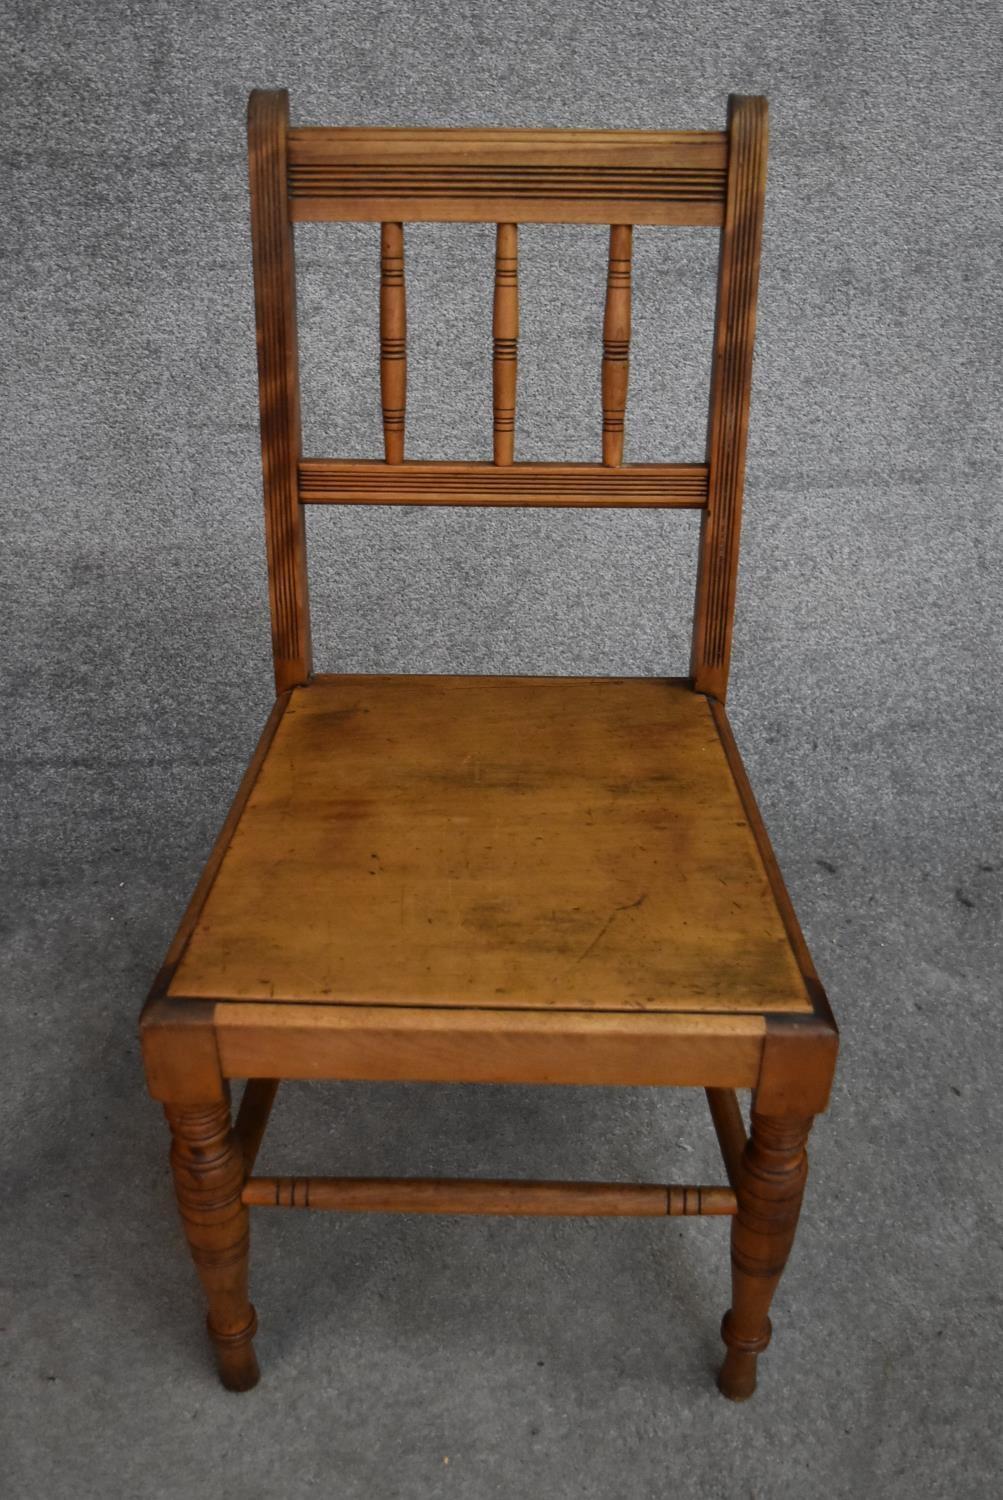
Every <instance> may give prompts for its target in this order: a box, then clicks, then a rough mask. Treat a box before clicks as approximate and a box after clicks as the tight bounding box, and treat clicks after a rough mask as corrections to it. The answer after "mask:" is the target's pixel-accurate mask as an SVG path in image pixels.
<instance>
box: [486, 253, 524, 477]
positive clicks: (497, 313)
mask: <svg viewBox="0 0 1003 1500" xmlns="http://www.w3.org/2000/svg"><path fill="white" fill-rule="evenodd" d="M492 335H493V359H492V397H493V402H492V405H493V417H494V460H495V463H496V464H511V462H512V459H513V457H514V451H515V387H516V371H517V362H518V348H519V226H518V225H517V224H499V225H498V227H497V231H496V240H495V297H494V314H493V319H492Z"/></svg>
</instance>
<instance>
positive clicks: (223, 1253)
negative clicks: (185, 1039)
mask: <svg viewBox="0 0 1003 1500" xmlns="http://www.w3.org/2000/svg"><path fill="white" fill-rule="evenodd" d="M165 1113H166V1115H167V1120H168V1123H169V1125H170V1127H171V1132H172V1135H173V1138H174V1143H173V1146H172V1148H171V1170H172V1172H173V1174H174V1188H175V1192H176V1193H177V1198H178V1208H179V1209H180V1212H181V1219H182V1222H183V1223H184V1227H185V1233H186V1235H187V1236H188V1244H189V1246H190V1248H191V1252H192V1259H193V1260H194V1262H195V1268H196V1270H197V1271H198V1274H199V1279H200V1280H201V1282H202V1286H203V1289H204V1290H205V1294H206V1297H207V1299H208V1302H209V1316H208V1327H209V1334H210V1337H211V1338H212V1341H213V1344H214V1346H215V1349H216V1360H217V1363H218V1365H219V1374H220V1379H221V1380H222V1382H223V1384H224V1385H225V1386H226V1388H227V1390H231V1391H249V1390H250V1389H251V1387H252V1386H254V1385H257V1383H258V1374H259V1372H258V1361H257V1358H256V1356H255V1353H254V1344H253V1339H254V1334H255V1331H256V1329H257V1319H256V1317H255V1313H254V1308H253V1307H252V1306H251V1304H250V1302H249V1301H248V1299H247V1255H248V1247H249V1235H248V1225H249V1217H248V1212H247V1209H246V1208H245V1207H244V1205H243V1204H242V1203H241V1201H240V1194H241V1189H242V1188H243V1185H244V1159H243V1154H242V1152H241V1149H240V1145H239V1142H238V1141H237V1138H236V1136H235V1135H234V1133H233V1131H232V1129H231V1127H230V1110H229V1106H228V1105H227V1104H224V1103H221V1102H220V1103H215V1104H200V1105H185V1106H175V1105H170V1104H169V1105H166V1106H165Z"/></svg>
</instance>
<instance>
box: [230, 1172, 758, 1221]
mask: <svg viewBox="0 0 1003 1500" xmlns="http://www.w3.org/2000/svg"><path fill="white" fill-rule="evenodd" d="M242 1196H243V1201H244V1203H245V1204H247V1206H248V1207H256V1208H307V1209H327V1210H332V1209H334V1210H338V1211H340V1212H342V1213H409V1214H505V1215H508V1214H529V1215H549V1216H556V1217H561V1218H629V1219H637V1218H645V1219H659V1218H682V1217H687V1218H694V1217H708V1216H721V1215H729V1214H734V1212H735V1209H736V1201H735V1194H734V1192H733V1191H732V1189H731V1188H722V1187H695V1186H694V1187H689V1186H685V1187H684V1186H682V1185H676V1184H670V1185H668V1186H665V1187H663V1186H660V1185H657V1184H655V1183H640V1184H637V1185H633V1184H629V1183H617V1182H528V1181H519V1180H490V1179H487V1178H479V1179H467V1178H445V1177H435V1178H433V1177H252V1178H251V1179H250V1180H249V1181H248V1182H247V1183H246V1184H245V1187H244V1192H243V1195H242Z"/></svg>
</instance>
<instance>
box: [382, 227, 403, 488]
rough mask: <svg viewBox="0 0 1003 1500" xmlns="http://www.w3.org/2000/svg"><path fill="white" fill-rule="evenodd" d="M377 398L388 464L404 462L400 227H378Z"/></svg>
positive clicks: (401, 241)
mask: <svg viewBox="0 0 1003 1500" xmlns="http://www.w3.org/2000/svg"><path fill="white" fill-rule="evenodd" d="M380 397H381V400H382V403H383V447H384V452H385V454H386V460H387V463H388V464H399V463H403V462H404V414H405V409H406V406H407V308H406V300H405V291H404V226H403V224H382V225H381V226H380Z"/></svg>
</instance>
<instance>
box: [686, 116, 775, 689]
mask: <svg viewBox="0 0 1003 1500" xmlns="http://www.w3.org/2000/svg"><path fill="white" fill-rule="evenodd" d="M766 135H767V110H766V100H765V99H762V98H756V97H745V96H742V95H737V94H736V95H732V97H731V99H730V100H729V113H728V140H729V148H728V196H727V202H726V206H725V219H724V229H723V230H722V234H721V259H720V263H719V267H718V295H717V312H716V315H715V327H714V363H713V371H712V376H711V402H710V423H709V428H708V439H707V463H708V466H709V469H710V484H709V493H708V501H707V509H706V511H705V512H704V516H703V519H702V523H701V530H700V555H699V562H698V566H697V593H696V606H695V610H694V622H693V649H692V667H691V670H692V674H693V682H694V686H695V687H696V688H697V690H698V692H701V693H710V694H712V695H713V696H714V697H715V698H720V699H723V698H724V696H725V693H726V692H727V687H728V668H729V664H730V660H731V637H732V629H733V625H734V616H735V588H736V582H737V577H738V545H739V537H740V533H741V525H742V492H743V489H744V483H745V450H746V440H747V437H748V428H749V399H750V393H751V388H752V346H753V341H754V339H755V333H756V293H757V290H758V286H759V258H760V246H761V241H762V230H763V204H764V198H765V193H766Z"/></svg>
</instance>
